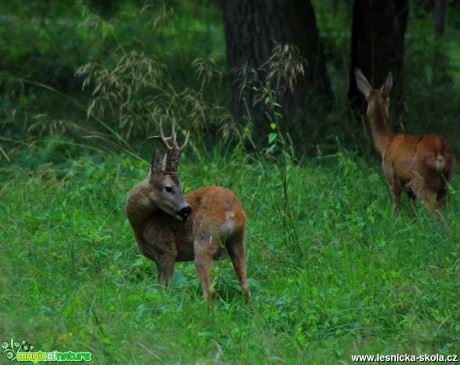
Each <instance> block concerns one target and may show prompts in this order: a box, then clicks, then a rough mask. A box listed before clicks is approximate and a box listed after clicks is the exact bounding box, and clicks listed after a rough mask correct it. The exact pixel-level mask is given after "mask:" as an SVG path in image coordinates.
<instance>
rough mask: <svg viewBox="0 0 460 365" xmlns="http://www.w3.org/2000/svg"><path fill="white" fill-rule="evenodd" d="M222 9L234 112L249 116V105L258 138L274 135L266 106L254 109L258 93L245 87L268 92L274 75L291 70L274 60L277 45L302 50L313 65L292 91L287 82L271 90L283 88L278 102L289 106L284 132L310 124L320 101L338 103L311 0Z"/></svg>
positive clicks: (260, 1)
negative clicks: (309, 116) (334, 99)
mask: <svg viewBox="0 0 460 365" xmlns="http://www.w3.org/2000/svg"><path fill="white" fill-rule="evenodd" d="M222 10H223V17H224V27H225V38H226V45H227V63H228V70H229V78H230V83H231V92H232V105H231V110H232V114H233V117H234V118H235V119H237V120H238V119H241V118H242V117H244V116H245V115H246V108H245V105H244V100H246V102H247V104H248V106H249V108H250V109H251V112H252V118H253V120H254V124H255V129H256V133H257V134H258V135H259V136H265V135H266V132H267V131H269V122H268V120H267V119H268V118H267V117H266V114H265V113H266V112H267V110H266V107H265V106H264V105H260V104H258V105H254V103H255V101H256V100H257V91H255V90H253V89H252V88H251V87H245V86H248V85H259V86H260V87H263V86H265V85H266V84H267V82H269V81H270V80H269V79H270V77H269V73H270V70H273V68H276V67H278V68H281V69H282V68H283V67H285V66H286V64H285V63H284V62H279V64H278V63H276V62H274V61H273V59H271V60H270V57H271V56H272V54H273V50H274V49H275V47H276V46H277V45H281V47H282V46H283V45H292V46H295V47H297V49H298V53H299V55H300V56H301V57H302V58H303V59H305V60H306V62H307V64H306V65H305V67H304V74H303V75H301V74H300V75H298V77H297V79H296V82H295V83H294V85H293V88H292V90H289V88H288V87H287V82H285V83H284V85H279V84H278V85H273V84H271V85H270V86H271V87H274V88H278V89H277V90H276V91H277V92H278V94H277V102H278V103H279V104H281V105H282V107H283V109H282V111H281V112H282V114H283V116H284V121H285V125H284V126H280V127H284V128H286V130H289V129H291V127H293V126H294V125H295V124H297V123H298V121H300V120H304V121H306V115H307V114H308V112H312V111H313V110H315V109H316V107H317V104H318V102H319V101H320V100H331V99H332V89H331V86H330V82H329V78H328V75H327V73H326V64H325V58H324V56H323V53H322V49H321V44H320V40H319V34H318V30H317V27H316V19H315V13H314V9H313V7H312V5H311V3H310V1H309V0H283V1H278V0H222ZM242 70H246V71H247V72H242ZM297 130H299V129H297ZM305 130H306V129H305Z"/></svg>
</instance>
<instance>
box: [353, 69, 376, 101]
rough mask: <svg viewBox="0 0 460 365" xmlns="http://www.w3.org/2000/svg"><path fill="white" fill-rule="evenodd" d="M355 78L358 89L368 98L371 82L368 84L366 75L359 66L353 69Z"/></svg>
mask: <svg viewBox="0 0 460 365" xmlns="http://www.w3.org/2000/svg"><path fill="white" fill-rule="evenodd" d="M355 80H356V86H357V87H358V90H359V91H361V93H362V94H363V95H364V97H365V98H366V99H368V98H369V95H370V94H371V90H372V86H371V84H369V81H367V79H366V76H364V74H363V73H362V72H361V70H360V69H359V68H356V69H355Z"/></svg>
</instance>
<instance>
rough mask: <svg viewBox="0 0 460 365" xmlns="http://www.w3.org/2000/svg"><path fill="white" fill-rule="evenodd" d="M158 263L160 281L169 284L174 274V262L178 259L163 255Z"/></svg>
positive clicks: (165, 284)
mask: <svg viewBox="0 0 460 365" xmlns="http://www.w3.org/2000/svg"><path fill="white" fill-rule="evenodd" d="M155 263H156V265H157V277H158V282H159V283H160V284H163V285H164V286H166V287H167V286H169V283H170V282H171V279H172V276H173V274H174V264H175V263H176V261H175V260H174V258H172V257H169V256H166V257H165V256H161V257H159V258H158V259H157V261H156V262H155Z"/></svg>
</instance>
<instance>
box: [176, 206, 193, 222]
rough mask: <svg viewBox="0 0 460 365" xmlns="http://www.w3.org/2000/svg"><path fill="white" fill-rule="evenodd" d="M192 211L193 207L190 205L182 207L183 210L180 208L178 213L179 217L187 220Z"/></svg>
mask: <svg viewBox="0 0 460 365" xmlns="http://www.w3.org/2000/svg"><path fill="white" fill-rule="evenodd" d="M191 213H192V208H190V206H186V207H184V208H182V209H181V210H179V211H178V212H177V215H178V217H179V218H181V219H183V220H184V221H186V220H187V218H188V217H189V215H190V214H191Z"/></svg>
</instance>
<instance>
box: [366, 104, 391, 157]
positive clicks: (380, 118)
mask: <svg viewBox="0 0 460 365" xmlns="http://www.w3.org/2000/svg"><path fill="white" fill-rule="evenodd" d="M387 116H388V111H387V109H386V107H385V106H383V105H381V103H378V102H376V101H375V100H374V101H373V104H371V105H369V108H368V117H369V119H370V121H371V129H372V139H373V140H374V146H375V148H376V150H377V151H378V153H379V154H380V155H383V152H384V150H385V148H386V146H387V145H388V143H389V141H390V138H391V133H390V131H389V130H388V128H387V126H386V119H387Z"/></svg>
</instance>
